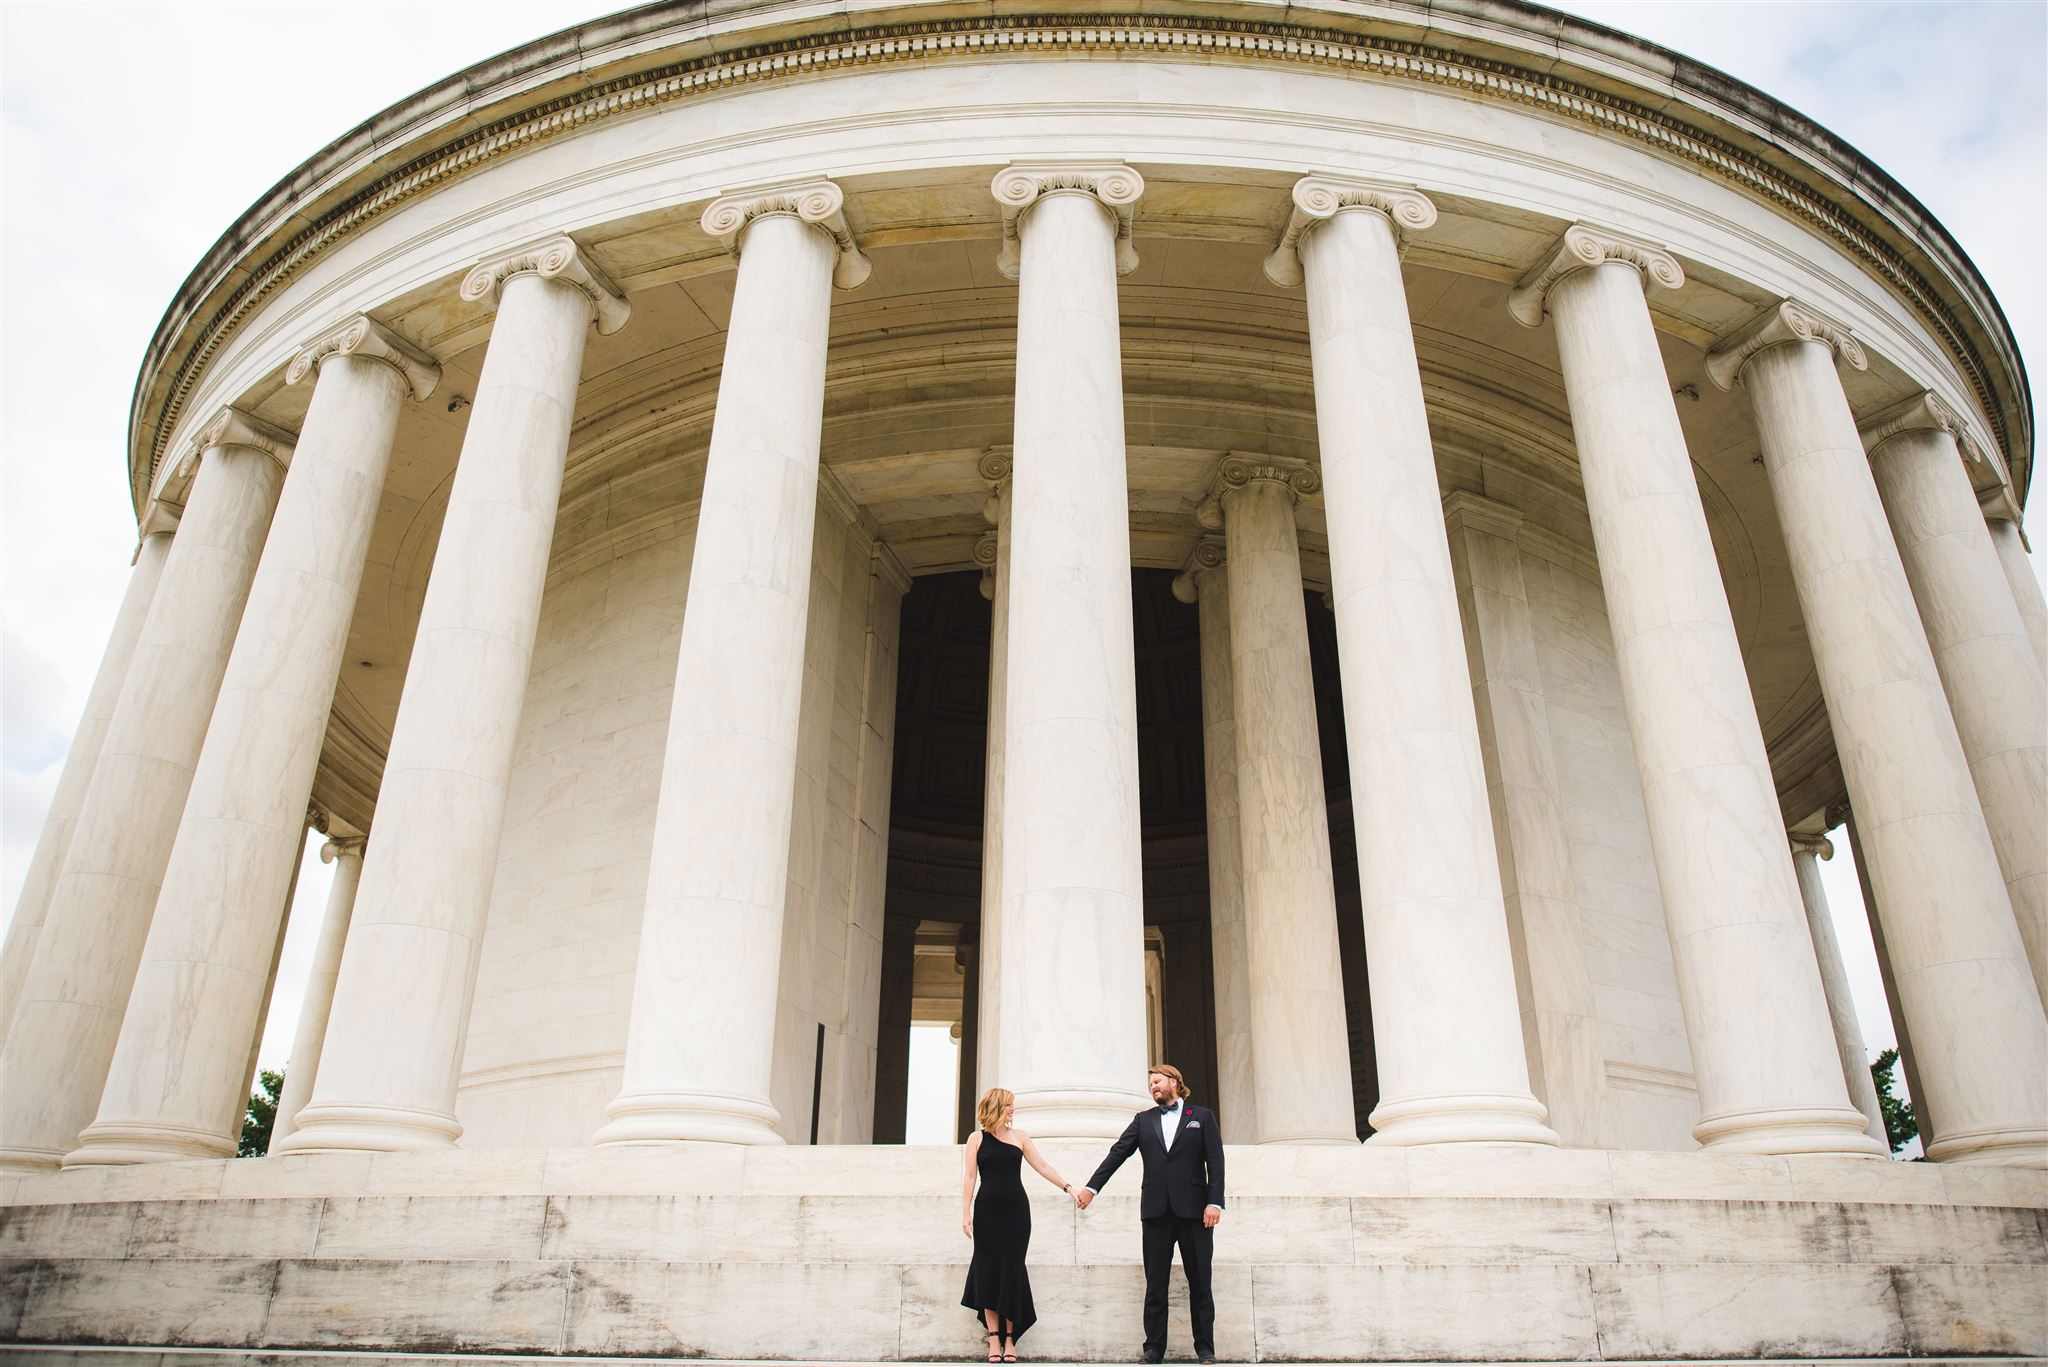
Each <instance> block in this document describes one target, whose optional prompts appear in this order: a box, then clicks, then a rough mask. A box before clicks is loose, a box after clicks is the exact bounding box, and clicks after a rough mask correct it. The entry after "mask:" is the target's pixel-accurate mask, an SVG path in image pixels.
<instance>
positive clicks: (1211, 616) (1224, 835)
mask: <svg viewBox="0 0 2048 1367" xmlns="http://www.w3.org/2000/svg"><path fill="white" fill-rule="evenodd" d="M1173 592H1174V596H1175V597H1176V598H1179V599H1180V600H1181V601H1182V602H1184V603H1185V602H1190V601H1192V602H1193V603H1194V604H1195V607H1196V611H1197V613H1198V615H1199V617H1200V620H1201V632H1202V655H1201V659H1202V776H1203V786H1204V792H1205V796H1206V803H1207V812H1206V816H1207V822H1206V831H1205V836H1206V840H1205V843H1206V844H1207V845H1208V848H1209V964H1210V970H1211V976H1212V979H1213V984H1212V990H1213V992H1214V996H1215V1002H1216V1072H1217V1079H1216V1112H1217V1117H1218V1118H1219V1119H1220V1120H1221V1121H1222V1122H1223V1127H1224V1133H1225V1134H1229V1135H1235V1136H1237V1137H1238V1139H1239V1141H1240V1142H1242V1141H1244V1140H1248V1139H1252V1138H1254V1137H1256V1136H1257V1135H1258V1133H1259V1106H1258V1096H1259V1094H1258V1087H1257V1084H1256V1082H1255V1077H1256V1072H1257V1068H1256V1065H1255V1064H1254V1062H1253V1059H1252V1024H1251V979H1250V976H1249V975H1250V967H1249V956H1248V953H1247V949H1246V945H1245V920H1244V849H1243V846H1242V845H1241V843H1240V840H1241V837H1240V835H1239V834H1238V819H1239V810H1240V805H1241V804H1240V801H1239V797H1238V789H1237V695H1236V692H1235V690H1234V686H1233V684H1232V682H1231V674H1232V671H1231V658H1232V656H1231V640H1230V567H1229V564H1228V556H1227V555H1226V552H1225V546H1224V541H1223V538H1222V537H1219V536H1205V537H1203V538H1201V539H1200V540H1199V541H1197V542H1196V543H1195V549H1194V551H1193V553H1192V554H1191V555H1190V556H1189V558H1188V564H1187V568H1186V569H1185V570H1184V571H1182V573H1181V574H1180V576H1179V577H1178V578H1176V579H1175V580H1174V581H1173ZM1325 821H1326V822H1327V817H1326V818H1325ZM1349 1093H1350V1079H1349V1078H1346V1079H1345V1094H1346V1095H1347V1096H1348V1095H1349ZM1355 1137H1356V1136H1354V1138H1355Z"/></svg>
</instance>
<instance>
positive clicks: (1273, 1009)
mask: <svg viewBox="0 0 2048 1367" xmlns="http://www.w3.org/2000/svg"><path fill="white" fill-rule="evenodd" d="M1320 487H1321V480H1320V479H1319V478H1318V477H1317V475H1316V472H1315V470H1314V469H1313V468H1312V467H1310V466H1309V465H1307V464H1306V463H1305V462H1301V461H1293V460H1286V459H1282V458H1279V457H1239V456H1228V457H1225V459H1224V461H1223V464H1222V466H1221V468H1220V469H1219V470H1218V472H1217V475H1216V480H1215V483H1214V485H1213V487H1212V489H1211V492H1210V496H1209V500H1208V501H1206V502H1204V504H1203V505H1202V508H1201V511H1200V513H1199V514H1198V516H1199V517H1200V519H1201V521H1202V522H1203V523H1204V525H1210V526H1215V525H1217V524H1220V525H1221V528H1222V531H1223V533H1224V543H1225V548H1226V551H1227V554H1228V556H1229V560H1230V592H1229V604H1230V653H1231V662H1230V677H1231V694H1232V698H1233V704H1234V705H1233V711H1234V714H1235V716H1236V719H1237V792H1238V823H1237V824H1238V840H1239V846H1240V849H1241V850H1242V873H1243V879H1244V942H1245V947H1246V963H1245V976H1246V983H1247V986H1248V988H1249V997H1248V999H1247V1006H1248V1008H1249V1014H1250V1018H1251V1035H1252V1060H1253V1063H1252V1075H1253V1077H1254V1079H1255V1082H1254V1086H1256V1087H1257V1089H1258V1104H1257V1113H1258V1128H1257V1129H1256V1130H1255V1131H1249V1132H1248V1131H1245V1130H1239V1131H1238V1134H1239V1135H1241V1136H1242V1135H1246V1134H1247V1133H1249V1134H1250V1136H1251V1137H1253V1138H1255V1139H1256V1140H1257V1141H1258V1142H1259V1143H1262V1144H1356V1143H1357V1142H1358V1133H1357V1121H1356V1119H1355V1117H1354V1112H1353V1108H1352V1100H1351V1055H1350V1050H1349V1048H1348V1044H1349V1035H1348V1032H1347V1029H1346V1026H1345V1020H1344V977H1343V970H1342V968H1341V966H1340V963H1339V956H1338V949H1337V890H1336V885H1335V880H1334V878H1333V876H1332V874H1331V870H1330V826H1329V811H1328V808H1327V806H1326V804H1325V801H1324V797H1323V755H1322V743H1321V740H1320V738H1319V737H1318V735H1317V731H1316V698H1315V679H1314V677H1313V675H1312V673H1311V671H1310V667H1309V656H1308V614H1307V610H1306V608H1305V607H1304V605H1303V592H1302V586H1301V547H1300V541H1299V537H1298V535H1297V533H1296V531H1295V526H1294V506H1295V504H1296V502H1297V501H1299V499H1300V498H1301V497H1302V496H1303V495H1306V494H1312V493H1315V492H1316V491H1317V490H1318V489H1319V488H1320Z"/></svg>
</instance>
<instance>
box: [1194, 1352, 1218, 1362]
mask: <svg viewBox="0 0 2048 1367" xmlns="http://www.w3.org/2000/svg"><path fill="white" fill-rule="evenodd" d="M1215 1360H1216V1355H1215V1354H1214V1353H1197V1354H1195V1361H1197V1362H1214V1361H1215Z"/></svg>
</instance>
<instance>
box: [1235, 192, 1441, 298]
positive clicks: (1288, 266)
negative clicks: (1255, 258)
mask: <svg viewBox="0 0 2048 1367" xmlns="http://www.w3.org/2000/svg"><path fill="white" fill-rule="evenodd" d="M1291 198H1292V199H1293V201H1294V209H1293V212H1291V213H1290V214H1289V215H1288V216H1287V227H1286V229H1285V230H1284V231H1283V232H1282V233H1281V234H1280V245H1279V246H1277V247H1275V248H1274V249H1273V251H1272V254H1271V255H1269V256H1267V258H1266V267H1265V269H1266V278H1267V279H1268V280H1270V281H1272V282H1273V283H1274V284H1276V285H1278V286H1280V287H1281V288H1282V289H1293V288H1294V287H1295V286H1296V285H1299V284H1300V283H1301V282H1302V278H1303V277H1302V270H1301V250H1300V249H1301V239H1302V238H1303V237H1305V236H1306V235H1307V234H1308V232H1309V230H1310V229H1312V228H1314V227H1316V226H1317V225H1318V224H1322V223H1327V222H1329V221H1330V220H1331V219H1333V218H1335V217H1336V216H1337V215H1338V214H1340V213H1342V212H1344V210H1346V209H1367V210H1370V211H1372V212H1373V213H1378V214H1384V215H1386V217H1387V220H1388V222H1390V223H1392V224H1393V226H1394V236H1395V238H1396V240H1398V239H1399V238H1400V236H1401V233H1402V230H1404V229H1405V230H1407V231H1409V232H1421V231H1422V230H1423V229H1425V228H1428V227H1430V226H1431V225H1432V224H1434V223H1435V222H1436V205H1435V204H1434V203H1432V202H1431V201H1430V198H1429V196H1427V195H1425V194H1423V193H1422V192H1421V191H1420V190H1418V189H1416V188H1415V187H1414V186H1412V185H1400V184H1396V183H1395V182H1393V181H1383V180H1367V179H1365V178H1363V177H1360V176H1333V175H1313V176H1303V177H1302V178H1301V179H1300V180H1297V181H1295V182H1294V189H1293V191H1292V192H1291Z"/></svg>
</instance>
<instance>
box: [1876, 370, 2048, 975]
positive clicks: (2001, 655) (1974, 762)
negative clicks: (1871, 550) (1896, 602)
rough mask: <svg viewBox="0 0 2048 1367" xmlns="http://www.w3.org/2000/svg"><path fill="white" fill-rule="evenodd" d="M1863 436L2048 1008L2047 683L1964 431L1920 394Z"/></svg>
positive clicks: (1934, 402)
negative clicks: (1987, 524)
mask: <svg viewBox="0 0 2048 1367" xmlns="http://www.w3.org/2000/svg"><path fill="white" fill-rule="evenodd" d="M1862 436H1863V443H1864V445H1865V447H1866V448H1868V450H1869V451H1870V468H1871V472H1872V474H1873V475H1874V476H1875V477H1876V479H1877V492H1878V496H1879V498H1881V499H1882V500H1883V502H1884V510H1885V516H1886V517H1887V518H1888V519H1889V520H1890V522H1891V528H1892V539H1893V540H1894V541H1895V542H1896V543H1897V544H1898V548H1899V559H1900V561H1901V563H1902V564H1903V565H1904V566H1905V570H1906V582H1907V583H1909V584H1911V585H1912V586H1913V600H1914V602H1916V603H1917V604H1918V605H1919V607H1920V623H1921V626H1922V627H1923V628H1925V630H1926V632H1927V645H1928V648H1929V649H1930V650H1932V651H1933V652H1934V667H1935V669H1936V670H1937V671H1939V673H1940V674H1941V684H1942V691H1943V692H1944V693H1946V694H1947V695H1948V707H1949V712H1950V714H1951V715H1952V716H1953V717H1954V718H1955V722H1956V736H1957V738H1958V739H1959V740H1961V741H1962V743H1963V758H1965V759H1966V760H1968V761H1969V764H1970V777H1971V779H1972V781H1973V782H1974V783H1975V785H1976V788H1977V801H1978V802H1979V803H1980V804H1982V806H1983V808H1984V824H1985V827H1986V829H1988V830H1989V831H1990V833H1991V845H1992V848H1993V849H1994V850H1996V851H1997V852H1998V867H1999V869H2000V870H2001V871H2002V872H2003V873H2004V875H2005V891H2006V895H2007V896H2009V897H2010V898H2011V899H2012V910H2013V915H2014V916H2015V917H2017V918H2018V920H2019V925H2020V938H2021V939H2022V940H2024V941H2025V942H2026V946H2027V958H2028V960H2029V961H2030V962H2031V963H2032V964H2033V969H2034V986H2035V989H2036V990H2037V991H2038V992H2040V994H2041V996H2042V999H2043V1000H2048V682H2044V681H2043V679H2042V676H2041V666H2040V665H2039V664H2038V663H2037V662H2036V661H2035V659H2034V652H2033V648H2032V646H2030V645H2029V644H2028V642H2027V633H2026V625H2025V623H2023V622H2022V621H2021V620H2020V612H2019V605H2018V604H2017V603H2016V602H2015V601H2014V599H2013V593H2012V586H2011V585H2010V584H2008V583H2007V582H2006V577H2005V571H2004V569H2003V568H2002V567H2001V566H2000V565H1999V563H1998V549H1997V547H1996V546H1995V545H1994V544H1993V543H1992V541H1991V539H1990V538H1989V537H1988V536H1986V535H1985V528H1984V514H1983V511H1982V509H1980V508H1979V507H1978V506H1977V494H1976V491H1975V490H1974V489H1972V488H1971V486H1970V476H1969V474H1968V472H1967V471H1966V470H1964V468H1963V455H1962V451H1961V449H1960V447H1959V445H1958V439H1959V438H1961V437H1962V436H1963V424H1962V420H1961V419H1960V418H1959V417H1957V416H1956V414H1955V413H1954V412H1953V411H1952V410H1950V409H1949V407H1948V406H1947V405H1946V404H1944V403H1942V401H1941V400H1940V399H1938V398H1936V397H1935V396H1934V395H1933V394H1919V395H1916V396H1915V397H1913V398H1911V399H1908V400H1906V401H1905V402H1904V403H1902V404H1898V405H1896V406H1894V407H1892V408H1889V409H1887V410H1886V411H1884V412H1882V413H1879V414H1877V415H1875V416H1874V417H1872V418H1870V419H1869V420H1868V421H1866V422H1865V423H1864V425H1863V431H1862Z"/></svg>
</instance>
